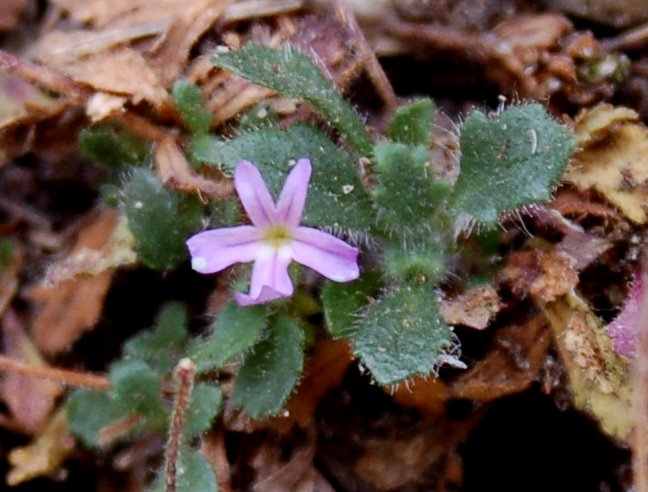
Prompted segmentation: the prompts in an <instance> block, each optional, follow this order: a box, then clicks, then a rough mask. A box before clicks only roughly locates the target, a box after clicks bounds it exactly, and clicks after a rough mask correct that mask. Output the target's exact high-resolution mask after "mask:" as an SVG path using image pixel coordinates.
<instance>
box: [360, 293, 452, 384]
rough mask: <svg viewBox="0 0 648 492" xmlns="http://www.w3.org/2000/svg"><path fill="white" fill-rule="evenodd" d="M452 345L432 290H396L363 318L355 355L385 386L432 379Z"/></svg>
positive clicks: (369, 309)
mask: <svg viewBox="0 0 648 492" xmlns="http://www.w3.org/2000/svg"><path fill="white" fill-rule="evenodd" d="M452 345H453V339H452V332H451V331H450V329H449V328H448V326H447V325H446V324H445V322H444V321H443V319H441V316H440V315H439V312H438V309H437V305H436V301H435V299H434V292H433V291H432V289H431V288H430V287H429V285H423V286H410V285H401V286H397V287H394V288H393V289H392V290H391V291H389V292H388V293H387V294H386V295H385V296H384V297H383V298H381V299H379V300H378V301H376V302H375V303H374V304H372V305H371V306H369V308H368V309H367V310H366V311H365V312H364V313H363V316H362V318H361V319H360V321H359V323H358V334H357V336H356V338H355V340H354V344H353V349H354V353H355V354H356V355H357V356H359V357H360V358H361V359H362V362H363V363H364V364H365V365H366V366H367V367H368V368H369V370H370V371H371V373H372V375H373V377H374V378H375V379H376V381H378V382H379V383H380V384H382V385H388V384H393V383H397V382H399V381H402V380H405V379H408V378H411V377H412V376H415V375H417V374H422V375H428V374H430V373H432V372H434V370H435V369H436V368H437V367H438V366H439V365H440V360H439V359H440V357H441V356H442V355H443V354H444V353H446V352H447V351H448V350H449V349H450V348H451V347H452Z"/></svg>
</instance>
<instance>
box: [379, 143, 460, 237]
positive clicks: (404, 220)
mask: <svg viewBox="0 0 648 492" xmlns="http://www.w3.org/2000/svg"><path fill="white" fill-rule="evenodd" d="M374 155H375V159H376V162H375V171H376V173H377V175H378V184H377V185H376V186H375V188H374V189H373V192H372V196H373V199H374V200H375V202H376V203H377V204H378V205H379V206H380V208H379V211H378V214H379V218H380V221H381V222H382V223H384V224H385V227H386V229H387V230H388V231H390V232H392V233H396V234H397V235H400V236H402V235H411V234H415V233H416V234H420V232H421V228H426V229H427V230H430V228H431V225H432V224H431V220H432V218H433V217H434V216H435V215H438V214H439V213H440V212H442V211H443V210H442V209H443V208H444V207H443V202H444V200H445V199H446V198H447V196H448V194H449V193H450V185H448V183H445V182H442V181H439V180H437V179H436V178H435V177H434V176H433V174H432V171H431V169H430V168H429V153H428V149H427V147H425V146H423V145H417V146H415V147H410V146H407V145H404V144H399V143H381V144H378V145H376V147H375V150H374Z"/></svg>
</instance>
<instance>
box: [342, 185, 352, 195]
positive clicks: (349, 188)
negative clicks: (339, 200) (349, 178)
mask: <svg viewBox="0 0 648 492" xmlns="http://www.w3.org/2000/svg"><path fill="white" fill-rule="evenodd" d="M354 189H355V186H353V185H342V193H344V194H345V195H348V194H349V193H351V192H352V191H353V190H354Z"/></svg>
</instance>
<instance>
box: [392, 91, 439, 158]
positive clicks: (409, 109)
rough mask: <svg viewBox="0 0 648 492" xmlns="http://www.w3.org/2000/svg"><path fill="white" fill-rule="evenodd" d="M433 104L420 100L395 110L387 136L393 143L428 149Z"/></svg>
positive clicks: (430, 101) (429, 100) (432, 120)
mask: <svg viewBox="0 0 648 492" xmlns="http://www.w3.org/2000/svg"><path fill="white" fill-rule="evenodd" d="M433 123H434V102H433V101H432V100H431V99H420V100H418V101H415V102H413V103H411V104H408V105H407V106H402V107H400V108H398V109H397V110H396V114H395V115H394V119H393V120H392V122H391V124H390V125H389V130H388V131H387V135H389V138H391V139H392V140H393V141H394V142H400V143H403V144H407V145H423V146H424V147H426V148H427V147H428V146H429V145H430V140H431V138H432V124H433Z"/></svg>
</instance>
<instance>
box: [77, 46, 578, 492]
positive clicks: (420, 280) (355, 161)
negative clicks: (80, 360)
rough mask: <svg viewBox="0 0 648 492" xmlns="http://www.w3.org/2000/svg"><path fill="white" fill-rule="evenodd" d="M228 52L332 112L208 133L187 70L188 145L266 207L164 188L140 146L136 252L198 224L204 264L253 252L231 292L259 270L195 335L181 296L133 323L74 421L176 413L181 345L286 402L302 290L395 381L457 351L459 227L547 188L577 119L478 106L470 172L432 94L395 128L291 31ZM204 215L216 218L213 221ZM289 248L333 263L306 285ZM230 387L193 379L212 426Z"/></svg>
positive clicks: (262, 407) (132, 425)
mask: <svg viewBox="0 0 648 492" xmlns="http://www.w3.org/2000/svg"><path fill="white" fill-rule="evenodd" d="M213 62H214V64H215V65H216V66H218V67H220V68H222V69H226V70H230V71H232V72H234V73H236V74H238V75H239V76H242V77H243V78H246V79H248V80H250V81H252V82H255V83H257V84H261V85H263V86H266V87H268V88H270V89H273V90H275V91H277V92H279V93H282V94H285V95H287V96H289V97H292V98H297V99H301V100H303V101H306V102H307V103H310V104H311V105H312V106H313V107H314V108H315V109H316V110H317V112H318V114H319V117H320V119H319V120H318V122H317V123H318V124H317V125H314V124H311V123H304V122H300V123H295V124H293V125H292V126H291V127H290V128H288V129H282V128H280V127H278V126H277V125H276V124H273V121H275V120H273V119H272V118H269V119H268V123H267V124H264V125H262V126H259V127H258V128H255V127H254V125H252V126H250V125H249V124H248V123H249V122H248V123H246V124H245V125H243V122H247V119H245V118H244V119H242V125H241V129H240V133H239V134H238V136H237V137H235V138H232V139H230V140H225V139H222V138H219V137H217V136H214V135H211V134H210V133H209V131H208V130H209V114H208V113H206V112H205V110H204V109H203V107H202V104H201V98H200V92H199V91H198V89H197V88H196V87H194V86H192V85H191V84H189V83H188V82H186V81H179V82H178V83H177V84H176V86H175V88H174V90H173V96H174V98H175V101H176V104H177V106H178V109H179V114H180V115H181V116H182V118H183V121H184V123H185V127H186V129H187V130H188V131H189V132H190V143H189V147H188V154H189V160H190V161H191V162H192V164H193V166H194V168H195V170H197V171H205V172H206V174H207V173H213V172H220V173H225V174H226V175H233V176H234V183H235V187H236V190H237V192H238V197H239V198H240V201H241V203H242V205H243V208H244V209H245V211H246V212H247V217H249V219H250V221H251V222H252V225H244V224H245V222H246V219H245V216H244V215H242V214H241V213H240V208H239V206H238V201H237V200H236V197H232V198H231V200H226V201H219V202H211V203H208V204H206V205H205V204H203V203H201V202H200V201H199V200H198V198H197V197H196V196H194V195H191V194H187V193H181V192H178V191H173V190H170V189H167V188H166V187H164V186H163V185H162V183H161V182H160V180H159V179H158V177H157V176H156V175H155V174H154V173H152V172H151V171H149V170H148V169H147V166H146V165H145V164H144V165H142V164H141V162H140V163H139V167H138V168H137V169H134V170H132V171H128V174H127V176H128V177H127V179H126V183H125V185H124V186H122V188H121V196H122V202H123V206H124V210H125V212H126V216H127V217H128V222H129V227H130V230H131V232H132V234H133V236H134V239H135V247H136V250H137V252H138V255H139V259H140V261H141V263H142V264H144V265H146V266H148V267H150V268H157V269H171V268H175V267H176V266H177V265H178V264H179V263H181V262H182V261H184V260H185V259H186V258H187V249H186V247H185V244H184V243H185V241H186V240H187V239H188V241H187V245H188V250H189V251H190V252H191V256H192V265H193V268H194V269H195V270H196V271H198V272H200V273H215V272H218V271H221V270H223V269H225V268H227V267H229V266H230V265H233V264H235V263H245V262H251V261H254V262H255V263H254V266H253V268H252V273H251V280H250V289H249V294H243V293H241V292H236V293H234V291H240V290H244V284H245V282H246V281H247V278H248V276H247V275H246V274H245V272H246V270H245V269H235V270H234V273H235V275H234V281H233V282H232V291H233V293H232V299H235V301H234V300H233V301H232V302H230V303H229V304H228V305H227V306H226V307H225V308H224V309H222V310H221V311H220V312H219V314H218V315H217V316H216V319H215V320H214V321H213V325H212V327H211V330H210V333H209V334H208V335H207V336H206V337H205V338H196V339H191V338H190V337H189V336H188V334H187V332H186V330H185V326H186V319H184V318H183V315H182V314H181V313H182V309H181V308H180V307H179V306H177V305H172V306H171V307H167V308H166V309H165V310H164V311H163V312H162V313H161V314H160V318H159V320H158V323H157V325H156V327H155V328H154V329H153V330H152V331H150V332H147V333H144V334H141V335H139V336H137V337H136V338H135V339H132V340H130V341H129V342H128V343H127V344H126V348H125V358H124V360H122V361H118V362H116V363H115V364H114V365H113V366H112V367H111V371H110V374H111V380H112V383H113V386H112V389H111V390H110V391H108V392H99V391H97V390H92V391H90V390H81V391H78V392H76V393H74V394H73V395H72V396H71V398H70V403H69V412H70V420H71V423H72V427H73V430H74V431H75V432H76V434H77V435H79V436H80V437H81V439H82V440H83V441H84V442H85V443H87V444H88V445H92V446H96V445H100V444H102V443H103V444H105V442H106V436H109V437H113V436H111V435H110V430H111V429H112V430H114V429H115V428H118V429H120V430H122V431H123V432H121V433H120V434H119V436H118V437H122V436H126V435H129V434H132V433H135V432H150V431H155V430H162V429H164V428H165V427H166V426H167V425H168V422H169V418H170V411H171V405H170V404H169V402H167V401H164V400H163V399H162V397H161V387H162V385H163V384H164V383H165V382H166V381H170V380H171V374H172V370H173V368H174V367H175V365H176V363H177V361H178V360H179V359H180V358H181V357H189V358H190V359H191V360H192V361H193V363H195V366H196V375H197V378H198V379H199V380H201V378H204V377H205V375H208V374H211V373H213V371H218V370H220V369H222V368H223V366H224V365H225V364H227V363H229V362H231V361H233V360H235V361H237V362H238V373H237V376H236V379H235V384H234V390H233V394H232V396H231V398H232V401H233V403H234V404H235V405H237V406H239V407H241V408H242V409H243V410H245V412H247V414H248V415H250V416H251V417H252V418H262V417H265V416H269V415H274V414H277V413H278V412H279V411H280V410H281V409H282V408H283V406H284V404H285V402H286V400H287V399H288V397H289V396H290V394H291V392H292V391H293V389H294V387H295V385H296V383H297V381H298V380H299V377H300V375H301V372H302V369H303V365H304V350H305V348H307V346H308V340H309V339H310V336H309V322H308V320H307V317H308V316H309V315H310V314H312V311H309V312H305V311H304V310H303V309H300V305H299V303H297V302H296V301H295V302H293V299H294V298H293V297H291V296H293V295H294V294H295V293H297V292H299V293H300V295H301V296H302V297H304V296H306V297H310V298H311V299H313V300H314V301H315V303H316V305H317V306H319V309H321V312H322V313H323V318H324V321H325V328H326V330H327V331H328V333H329V335H330V336H331V337H333V338H344V339H347V340H348V341H349V343H350V345H351V347H352V349H353V353H354V354H355V356H356V357H357V358H358V360H359V362H360V363H361V364H363V365H364V366H366V368H367V369H368V370H369V372H370V374H371V376H372V377H373V378H374V379H375V380H376V381H377V382H378V383H380V384H381V385H391V384H395V383H398V382H401V381H405V380H407V379H409V378H412V377H413V376H415V375H430V374H433V373H435V372H436V371H437V369H438V368H439V367H440V366H441V365H442V364H444V363H450V364H454V365H459V366H460V365H461V362H460V360H459V358H458V357H459V345H458V341H457V339H456V337H455V336H454V334H453V332H452V329H451V327H450V326H448V325H447V324H446V322H445V321H444V319H443V317H442V316H441V314H440V312H439V307H438V305H437V291H438V290H439V286H440V283H441V282H442V281H443V280H444V279H446V278H447V275H448V273H449V266H448V265H449V263H448V259H449V258H451V257H457V256H458V255H461V253H462V251H463V250H462V248H461V239H462V238H464V237H466V236H467V235H468V234H470V233H471V231H472V230H473V229H474V227H475V226H476V227H477V229H478V230H479V231H490V230H493V229H495V228H496V227H497V225H498V223H499V221H500V220H501V218H502V216H503V215H506V214H510V213H513V212H516V211H518V210H520V209H524V208H525V207H530V206H533V205H534V204H536V203H538V202H544V201H547V200H549V199H550V197H551V193H552V190H553V188H554V187H555V186H556V185H557V183H558V181H559V179H560V177H561V175H562V173H563V171H564V169H565V166H566V164H567V161H568V159H569V157H570V155H571V152H572V149H573V145H574V141H573V138H572V135H571V134H570V132H569V130H568V129H566V128H565V127H564V126H562V125H561V124H559V123H557V122H556V121H554V120H553V119H552V118H551V117H549V116H548V114H547V113H546V111H545V109H544V108H543V107H542V106H541V105H539V104H524V105H520V106H514V107H511V108H510V109H508V110H506V111H502V112H498V113H495V114H485V113H483V112H481V111H478V110H475V111H473V112H472V113H470V114H469V115H468V116H467V117H466V119H465V121H464V123H463V125H462V126H461V129H460V139H459V143H460V151H461V157H460V163H459V166H460V172H459V175H458V178H457V180H456V182H455V183H451V182H448V181H446V180H444V179H442V178H440V177H439V176H437V174H436V173H435V166H434V163H433V162H431V154H430V151H429V147H430V144H431V138H432V129H433V120H434V113H435V108H434V104H433V102H432V101H431V100H429V99H420V100H417V101H414V102H412V103H410V104H407V105H405V106H403V107H401V108H399V109H398V110H397V111H396V113H395V115H394V117H393V119H392V121H391V124H390V125H389V128H388V130H387V132H386V135H385V136H382V137H378V138H374V137H373V136H371V135H370V134H369V133H368V132H367V130H366V129H365V125H364V124H363V121H362V119H361V117H360V116H359V115H358V114H357V113H356V111H355V110H354V109H353V108H352V107H351V106H349V105H348V104H347V103H346V102H345V101H344V99H343V98H342V97H341V96H340V94H339V93H338V92H337V91H336V90H335V88H334V87H333V86H332V85H331V83H330V82H329V81H328V80H327V78H326V77H325V76H324V75H323V74H322V73H321V72H320V71H319V69H318V68H317V67H316V65H315V64H314V63H313V62H311V60H310V59H309V58H308V57H307V56H306V55H304V54H302V53H301V52H299V51H298V50H296V49H294V48H291V47H284V48H283V49H281V50H278V51H277V50H273V49H270V48H268V47H265V46H260V45H255V44H249V45H247V46H245V47H244V48H242V49H240V50H237V51H231V52H227V53H222V54H219V55H217V56H215V57H214V59H213ZM101 132H103V133H101ZM101 132H97V133H96V134H92V132H90V133H88V132H86V133H85V134H84V137H83V143H84V148H86V152H88V153H90V154H92V149H94V148H96V147H97V146H105V145H106V144H107V143H109V142H113V143H115V146H114V149H113V151H111V152H105V153H104V154H105V155H108V156H111V160H114V159H112V158H113V156H117V157H118V156H127V155H128V156H133V157H132V159H133V160H137V159H143V160H146V156H147V155H148V153H147V151H146V150H142V147H141V145H134V144H133V143H132V142H131V141H130V140H128V141H127V140H124V139H123V138H119V137H120V136H119V134H118V133H110V134H107V133H106V132H105V130H101ZM129 149H137V151H134V150H129ZM251 163H254V164H251ZM133 164H135V162H133ZM122 176H123V174H122ZM275 199H276V200H277V201H275ZM275 203H276V205H275ZM201 223H202V224H205V225H206V224H209V227H210V230H207V231H204V232H200V229H201ZM190 236H191V237H190ZM358 255H359V256H358ZM291 260H294V261H295V262H296V263H298V264H301V265H304V266H305V267H307V268H310V269H314V270H316V271H318V272H319V273H321V274H322V275H323V276H324V277H326V278H328V279H329V280H326V281H324V282H323V284H322V288H321V290H319V291H318V290H313V288H312V282H311V283H309V285H310V286H311V287H308V288H306V287H305V284H304V283H303V282H302V278H303V269H302V267H294V268H293V267H291V268H290V269H289V268H288V265H289V263H290V262H291ZM339 282H341V283H339ZM311 304H312V303H311ZM220 399H221V393H220V392H219V391H218V388H217V387H216V386H215V385H212V384H210V383H200V382H199V383H197V384H196V386H195V389H194V391H193V397H192V401H191V404H190V407H189V410H188V413H187V418H186V429H187V430H186V432H187V433H188V435H189V436H191V435H198V434H200V433H201V432H203V431H205V430H206V429H207V428H208V427H209V425H210V424H211V422H212V419H213V418H214V416H215V414H216V412H217V409H218V407H219V405H220ZM122 424H123V425H122ZM120 425H121V427H120ZM106 429H107V430H106ZM187 442H189V441H187ZM181 451H182V452H181V457H180V459H181V460H183V459H187V460H191V459H194V458H183V457H182V455H183V454H182V453H184V456H193V455H191V453H192V452H193V451H192V450H191V449H190V448H189V447H183V448H181ZM196 459H198V458H196ZM195 467H197V468H201V467H202V465H200V464H198V465H195ZM187 469H191V466H189V467H188V468H187ZM186 490H189V489H186ZM191 490H213V489H209V488H195V489H191Z"/></svg>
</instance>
